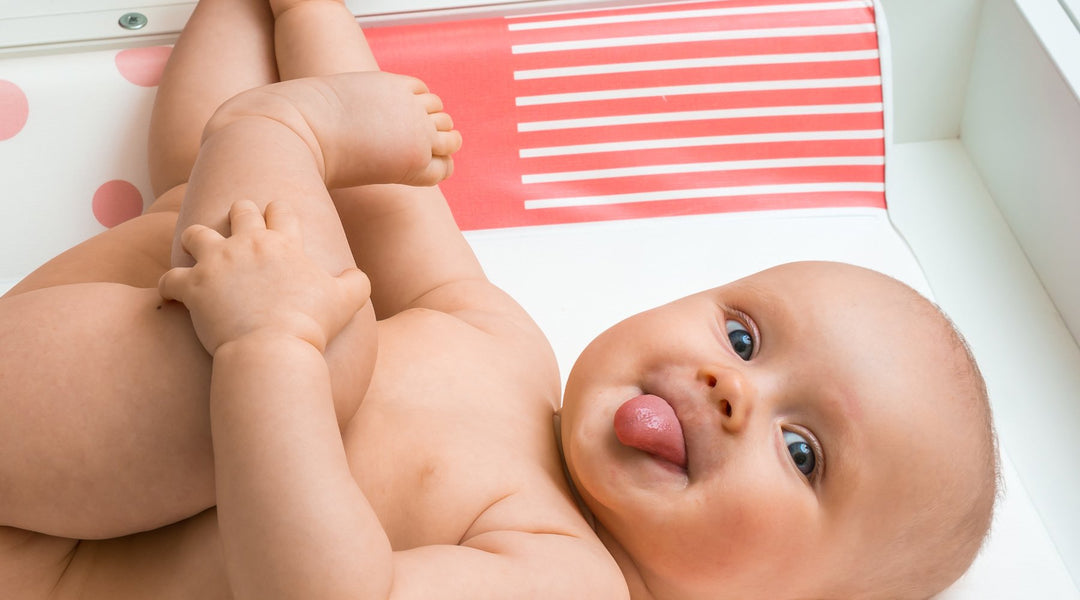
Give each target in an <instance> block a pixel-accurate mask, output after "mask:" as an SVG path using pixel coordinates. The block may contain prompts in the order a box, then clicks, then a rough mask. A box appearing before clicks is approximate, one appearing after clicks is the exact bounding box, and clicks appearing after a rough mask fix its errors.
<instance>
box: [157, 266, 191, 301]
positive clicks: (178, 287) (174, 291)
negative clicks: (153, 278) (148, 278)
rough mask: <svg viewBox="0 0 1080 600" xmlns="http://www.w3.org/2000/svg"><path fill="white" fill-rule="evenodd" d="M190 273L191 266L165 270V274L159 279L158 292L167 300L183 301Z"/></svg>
mask: <svg viewBox="0 0 1080 600" xmlns="http://www.w3.org/2000/svg"><path fill="white" fill-rule="evenodd" d="M190 273H191V268H190V267H176V268H174V269H169V270H168V271H165V274H164V275H162V276H161V278H160V279H158V293H159V294H161V297H162V298H164V299H166V300H176V301H178V302H183V301H184V298H183V294H184V289H185V288H186V287H187V279H188V276H189V274H190Z"/></svg>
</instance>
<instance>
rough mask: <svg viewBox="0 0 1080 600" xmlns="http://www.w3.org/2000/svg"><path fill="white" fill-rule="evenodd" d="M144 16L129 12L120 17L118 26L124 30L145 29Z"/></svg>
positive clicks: (145, 20)
mask: <svg viewBox="0 0 1080 600" xmlns="http://www.w3.org/2000/svg"><path fill="white" fill-rule="evenodd" d="M146 23H147V19H146V15H144V14H142V13H137V12H129V13H127V14H125V15H124V16H122V17H120V26H121V27H123V28H124V29H131V30H135V29H142V28H143V27H146Z"/></svg>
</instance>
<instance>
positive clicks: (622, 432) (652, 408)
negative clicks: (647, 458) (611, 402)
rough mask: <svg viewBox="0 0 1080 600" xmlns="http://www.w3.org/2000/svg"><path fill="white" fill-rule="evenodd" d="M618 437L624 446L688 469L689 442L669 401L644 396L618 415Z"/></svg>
mask: <svg viewBox="0 0 1080 600" xmlns="http://www.w3.org/2000/svg"><path fill="white" fill-rule="evenodd" d="M614 427H615V435H616V437H617V438H618V439H619V442H620V443H622V444H623V445H624V446H628V447H630V448H636V449H638V450H641V451H643V452H646V453H648V454H650V455H652V456H655V457H656V458H659V459H661V460H664V461H667V462H669V463H671V464H673V465H675V466H677V467H679V468H680V469H686V462H687V461H686V438H685V437H684V435H683V429H682V424H681V423H680V422H679V418H678V416H677V415H676V413H675V409H674V408H672V406H671V404H670V403H668V401H667V400H665V399H663V398H661V397H660V396H655V395H653V394H641V395H639V396H635V397H633V398H631V399H629V400H627V401H626V402H624V403H623V404H622V406H620V407H619V408H618V410H616V411H615V419H614Z"/></svg>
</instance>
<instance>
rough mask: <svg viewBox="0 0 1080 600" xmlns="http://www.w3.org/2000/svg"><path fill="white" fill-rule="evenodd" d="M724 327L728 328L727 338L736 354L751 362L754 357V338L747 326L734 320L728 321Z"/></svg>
mask: <svg viewBox="0 0 1080 600" xmlns="http://www.w3.org/2000/svg"><path fill="white" fill-rule="evenodd" d="M724 326H725V327H727V336H728V339H729V340H731V347H732V348H733V349H734V350H735V354H738V355H739V358H741V359H743V360H750V357H751V356H753V355H754V337H753V336H752V335H750V332H749V331H747V330H746V326H745V325H743V324H742V323H740V322H739V321H736V320H734V319H728V321H727V322H726V323H725V324H724Z"/></svg>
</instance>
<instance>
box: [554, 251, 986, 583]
mask: <svg viewBox="0 0 1080 600" xmlns="http://www.w3.org/2000/svg"><path fill="white" fill-rule="evenodd" d="M561 422H562V443H563V449H564V452H565V456H566V461H567V466H568V468H569V471H570V473H571V476H572V478H573V480H574V483H575V485H576V487H577V489H578V491H579V492H580V493H581V495H582V497H583V499H584V501H585V503H586V504H587V505H588V507H589V509H590V510H591V511H592V512H593V513H594V515H595V516H596V518H597V521H598V526H597V530H598V533H599V535H600V537H601V539H602V540H603V541H604V543H605V544H606V545H607V546H608V548H609V550H611V551H612V554H613V555H614V556H615V559H616V560H617V561H618V562H619V564H620V567H622V569H623V571H624V573H625V574H626V575H627V580H628V582H629V583H630V586H631V591H632V593H633V596H634V598H635V600H636V599H638V598H655V599H656V600H667V599H672V600H676V599H677V600H697V599H699V598H701V599H704V598H711V599H719V598H739V599H742V600H749V599H753V598H769V599H775V600H782V599H789V598H790V599H826V598H845V599H858V598H890V599H901V598H925V597H927V596H930V595H932V594H934V593H936V592H938V591H940V590H941V589H943V588H944V587H946V586H947V585H949V584H950V583H951V582H952V581H954V580H955V579H956V578H957V577H959V576H960V575H961V574H962V573H963V572H964V570H965V569H966V568H967V567H968V565H969V564H970V563H971V561H972V559H973V558H974V556H975V554H976V552H977V551H978V549H979V547H980V546H981V544H982V540H983V538H984V537H985V534H986V532H987V530H988V528H989V525H990V517H991V513H992V510H993V504H994V500H995V497H996V490H997V452H996V448H995V441H994V434H993V428H992V425H991V420H990V409H989V406H988V403H987V398H986V390H985V387H984V385H983V382H982V377H981V376H980V375H979V372H978V368H977V367H976V366H975V363H974V361H973V360H972V359H971V356H970V354H969V352H968V351H967V348H966V346H965V345H964V343H963V341H962V340H961V338H960V337H959V334H957V333H956V331H955V329H954V328H953V327H952V325H951V323H950V322H949V321H948V320H947V319H946V318H945V317H944V315H942V314H941V312H940V311H938V310H937V308H936V307H935V306H934V305H933V304H931V303H930V302H928V301H927V300H925V299H924V298H923V297H922V296H920V295H918V294H917V293H916V292H915V291H913V290H912V289H910V288H908V287H907V286H905V285H903V284H901V283H899V282H897V281H895V280H893V279H891V278H889V277H886V276H884V275H881V274H878V273H876V272H874V271H870V270H867V269H862V268H859V267H853V266H849V265H843V264H839V263H820V262H818V263H793V264H789V265H783V266H780V267H776V268H774V269H769V270H767V271H763V272H761V273H758V274H755V275H752V276H750V277H747V278H745V279H741V280H738V281H736V282H734V283H731V284H729V285H726V286H723V287H720V288H717V289H713V290H709V291H707V292H703V293H700V294H695V295H693V296H689V297H687V298H683V299H681V300H678V301H676V302H673V303H671V304H667V305H664V306H661V307H659V308H656V309H653V310H650V311H647V312H644V313H642V314H639V315H636V316H634V317H631V318H630V319H627V320H626V321H623V322H622V323H619V324H618V325H616V326H614V327H612V328H611V329H609V330H608V331H606V332H605V333H603V334H601V335H600V336H599V337H598V338H597V339H596V340H595V341H594V342H593V343H592V344H590V345H589V347H588V348H586V350H585V351H584V352H583V353H582V356H581V357H580V358H579V359H578V362H577V364H576V365H575V366H574V369H573V370H572V372H571V374H570V377H569V380H568V383H567V388H566V395H565V400H564V406H563V410H562V420H561Z"/></svg>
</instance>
